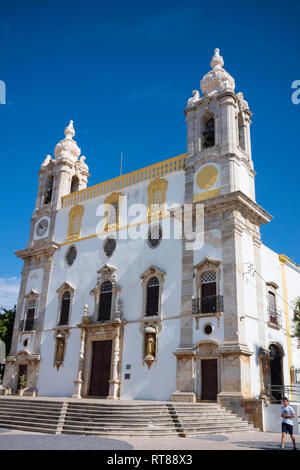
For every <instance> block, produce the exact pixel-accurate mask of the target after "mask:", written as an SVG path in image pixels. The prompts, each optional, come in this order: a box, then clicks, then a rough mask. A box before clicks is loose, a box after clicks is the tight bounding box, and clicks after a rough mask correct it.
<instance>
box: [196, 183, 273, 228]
mask: <svg viewBox="0 0 300 470" xmlns="http://www.w3.org/2000/svg"><path fill="white" fill-rule="evenodd" d="M201 202H202V203H203V204H204V206H205V212H206V213H209V212H218V213H220V212H221V213H222V212H225V211H227V210H229V209H237V210H239V209H241V210H243V211H245V210H246V211H247V217H249V219H250V220H253V221H254V223H256V224H257V225H263V224H265V223H268V222H270V221H271V220H272V216H271V215H270V214H269V213H268V212H266V211H265V210H264V209H263V208H262V207H261V206H259V205H258V204H257V203H256V202H255V201H253V200H252V199H250V198H249V197H248V196H246V194H244V193H243V192H242V191H234V192H232V193H228V194H223V195H221V196H216V197H214V198H211V199H207V200H205V201H201Z"/></svg>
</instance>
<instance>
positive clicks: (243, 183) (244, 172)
mask: <svg viewBox="0 0 300 470" xmlns="http://www.w3.org/2000/svg"><path fill="white" fill-rule="evenodd" d="M239 189H240V191H243V193H245V194H246V195H247V196H248V197H251V191H250V181H249V173H248V169H247V168H246V167H245V165H244V164H243V163H241V164H240V169H239Z"/></svg>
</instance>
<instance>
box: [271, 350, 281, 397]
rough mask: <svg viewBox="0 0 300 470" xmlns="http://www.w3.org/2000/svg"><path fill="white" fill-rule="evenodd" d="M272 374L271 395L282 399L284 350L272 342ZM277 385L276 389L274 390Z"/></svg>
mask: <svg viewBox="0 0 300 470" xmlns="http://www.w3.org/2000/svg"><path fill="white" fill-rule="evenodd" d="M269 352H270V358H271V360H270V375H271V387H272V389H271V390H272V391H271V395H272V396H273V397H274V398H276V400H281V399H282V392H281V391H280V387H281V386H282V385H283V373H282V357H283V351H282V349H281V347H279V346H278V345H277V344H270V346H269ZM273 387H275V390H273Z"/></svg>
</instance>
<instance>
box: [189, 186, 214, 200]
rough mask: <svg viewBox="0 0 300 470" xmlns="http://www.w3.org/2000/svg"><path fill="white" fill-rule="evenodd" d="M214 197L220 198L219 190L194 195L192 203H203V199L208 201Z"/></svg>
mask: <svg viewBox="0 0 300 470" xmlns="http://www.w3.org/2000/svg"><path fill="white" fill-rule="evenodd" d="M216 196H220V188H217V189H211V190H210V191H204V193H199V194H195V195H194V199H193V202H199V201H203V200H204V199H210V198H212V197H216Z"/></svg>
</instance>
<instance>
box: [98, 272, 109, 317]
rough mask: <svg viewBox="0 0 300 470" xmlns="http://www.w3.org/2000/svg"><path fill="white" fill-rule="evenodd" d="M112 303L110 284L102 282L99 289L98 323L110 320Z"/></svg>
mask: <svg viewBox="0 0 300 470" xmlns="http://www.w3.org/2000/svg"><path fill="white" fill-rule="evenodd" d="M111 301H112V283H111V282H110V281H106V282H103V284H102V285H101V288H100V299H99V313H98V321H105V320H110V314H111Z"/></svg>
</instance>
